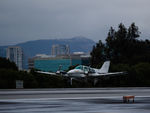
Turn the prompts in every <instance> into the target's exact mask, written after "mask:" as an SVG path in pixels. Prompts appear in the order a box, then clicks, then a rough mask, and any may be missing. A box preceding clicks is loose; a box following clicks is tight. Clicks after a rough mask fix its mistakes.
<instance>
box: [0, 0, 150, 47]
mask: <svg viewBox="0 0 150 113" xmlns="http://www.w3.org/2000/svg"><path fill="white" fill-rule="evenodd" d="M121 22H122V23H123V24H125V25H126V27H128V26H129V25H130V24H131V23H132V22H135V24H136V25H137V26H138V27H139V30H140V31H141V32H142V34H141V39H145V38H147V39H149V38H150V0H0V45H8V44H16V43H19V42H24V41H29V40H36V39H55V38H57V39H59V38H72V37H75V36H84V37H87V38H90V39H93V40H94V41H98V40H103V41H104V40H105V38H106V36H107V33H108V30H109V28H110V26H113V27H114V28H117V27H118V24H119V23H121Z"/></svg>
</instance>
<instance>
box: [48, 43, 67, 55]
mask: <svg viewBox="0 0 150 113" xmlns="http://www.w3.org/2000/svg"><path fill="white" fill-rule="evenodd" d="M51 55H56V56H57V55H69V46H68V45H59V44H56V45H52V49H51Z"/></svg>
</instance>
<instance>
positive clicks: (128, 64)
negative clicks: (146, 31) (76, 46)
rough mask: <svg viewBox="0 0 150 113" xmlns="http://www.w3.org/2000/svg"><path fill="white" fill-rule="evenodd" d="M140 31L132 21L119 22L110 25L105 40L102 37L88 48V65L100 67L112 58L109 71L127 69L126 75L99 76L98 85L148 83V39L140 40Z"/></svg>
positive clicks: (143, 84)
mask: <svg viewBox="0 0 150 113" xmlns="http://www.w3.org/2000/svg"><path fill="white" fill-rule="evenodd" d="M140 34H141V32H140V31H139V28H138V26H136V25H135V23H132V24H131V25H130V26H129V27H128V28H126V27H125V25H124V24H122V23H120V24H119V25H118V29H117V30H115V29H114V28H113V27H110V30H109V32H108V36H107V38H106V40H105V41H106V42H105V43H103V42H102V41H101V40H100V41H99V42H98V43H97V44H96V45H95V46H94V47H93V50H92V52H91V66H92V67H100V66H101V64H102V63H103V62H104V61H106V60H110V61H111V67H110V71H127V72H128V74H127V75H125V76H122V75H120V76H116V77H114V76H112V77H109V78H107V79H105V78H101V79H100V81H99V83H98V84H97V86H109V87H110V86H150V76H149V75H150V41H149V40H148V39H146V40H140V39H139V37H140Z"/></svg>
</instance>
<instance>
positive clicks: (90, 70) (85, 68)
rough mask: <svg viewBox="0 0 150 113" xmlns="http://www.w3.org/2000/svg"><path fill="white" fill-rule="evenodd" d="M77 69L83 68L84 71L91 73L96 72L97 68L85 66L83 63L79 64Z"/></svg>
mask: <svg viewBox="0 0 150 113" xmlns="http://www.w3.org/2000/svg"><path fill="white" fill-rule="evenodd" d="M75 69H81V70H83V71H84V72H90V73H94V72H95V70H94V69H93V68H90V67H88V66H83V65H79V66H77V67H76V68H75Z"/></svg>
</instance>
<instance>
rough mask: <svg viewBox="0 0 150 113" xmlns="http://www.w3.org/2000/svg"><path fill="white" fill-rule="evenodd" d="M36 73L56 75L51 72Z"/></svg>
mask: <svg viewBox="0 0 150 113" xmlns="http://www.w3.org/2000/svg"><path fill="white" fill-rule="evenodd" d="M36 72H37V73H42V74H47V75H56V73H52V72H44V71H36Z"/></svg>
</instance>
